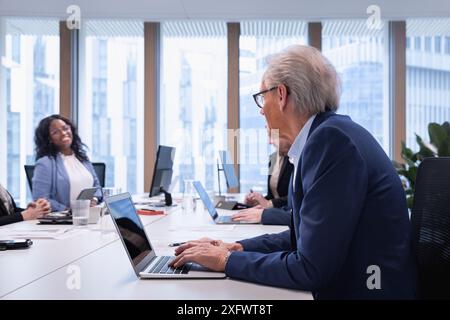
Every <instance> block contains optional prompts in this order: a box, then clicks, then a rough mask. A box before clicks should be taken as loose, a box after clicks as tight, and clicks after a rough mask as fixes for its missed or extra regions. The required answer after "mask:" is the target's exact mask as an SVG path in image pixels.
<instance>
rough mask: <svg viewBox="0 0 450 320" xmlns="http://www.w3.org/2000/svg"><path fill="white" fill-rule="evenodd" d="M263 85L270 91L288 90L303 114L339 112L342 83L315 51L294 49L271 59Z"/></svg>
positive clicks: (306, 48) (332, 68) (295, 47)
mask: <svg viewBox="0 0 450 320" xmlns="http://www.w3.org/2000/svg"><path fill="white" fill-rule="evenodd" d="M263 81H264V82H265V83H266V86H267V88H270V87H273V86H277V85H280V84H284V85H285V86H287V87H288V90H289V94H290V95H291V96H292V99H293V101H294V105H295V107H296V108H297V110H298V111H299V112H300V113H301V114H307V115H313V114H317V113H320V112H324V111H327V110H330V111H336V110H337V109H338V107H339V96H340V91H341V83H340V79H339V76H338V74H337V72H336V69H335V68H334V67H333V65H332V64H331V63H330V62H329V61H328V59H327V58H325V57H324V56H323V55H322V53H320V51H319V50H317V49H315V48H313V47H309V46H303V45H293V46H290V47H287V48H286V49H284V50H283V51H281V52H280V53H277V54H274V55H272V56H270V57H269V61H268V67H267V70H266V72H265V73H264V75H263Z"/></svg>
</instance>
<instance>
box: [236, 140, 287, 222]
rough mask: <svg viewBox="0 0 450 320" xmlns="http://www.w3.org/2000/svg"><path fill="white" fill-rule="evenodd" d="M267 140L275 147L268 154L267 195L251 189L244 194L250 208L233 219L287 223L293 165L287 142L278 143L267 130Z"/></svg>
mask: <svg viewBox="0 0 450 320" xmlns="http://www.w3.org/2000/svg"><path fill="white" fill-rule="evenodd" d="M269 142H270V144H272V145H274V146H275V147H276V148H277V151H275V152H274V153H272V154H271V155H270V161H269V175H268V179H267V190H268V192H267V195H266V196H265V197H264V196H263V195H262V194H261V193H259V192H254V191H251V192H250V193H248V194H247V195H246V196H245V204H247V205H250V206H253V207H252V208H249V209H245V210H241V211H239V212H238V213H235V214H234V215H233V216H232V217H233V220H235V221H241V220H244V221H250V222H255V223H261V224H268V225H289V224H290V222H291V210H290V207H289V206H288V205H287V197H288V189H289V181H290V179H291V174H292V169H293V168H294V167H293V165H292V164H291V163H290V162H289V157H288V156H287V152H288V151H289V148H290V147H291V146H290V145H289V144H286V143H284V144H282V145H279V139H273V137H272V135H271V134H270V132H269Z"/></svg>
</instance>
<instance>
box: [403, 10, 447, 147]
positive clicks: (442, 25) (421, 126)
mask: <svg viewBox="0 0 450 320" xmlns="http://www.w3.org/2000/svg"><path fill="white" fill-rule="evenodd" d="M406 33H407V36H413V37H425V39H427V38H429V37H435V38H434V39H435V46H437V43H439V46H440V40H439V42H437V41H436V40H437V39H441V37H442V39H446V40H445V42H444V45H445V46H450V41H449V40H450V19H448V18H447V19H432V20H430V19H411V20H407V21H406ZM445 52H446V53H447V54H441V53H440V51H438V50H435V52H421V51H420V50H416V49H408V50H406V144H407V146H408V147H410V148H412V149H413V150H415V151H417V150H418V145H417V143H416V136H415V134H418V135H419V136H421V137H422V138H423V139H424V140H425V141H429V135H428V124H429V123H430V122H437V123H440V124H442V123H443V122H444V121H449V119H450V93H449V92H450V55H449V54H450V48H447V47H445Z"/></svg>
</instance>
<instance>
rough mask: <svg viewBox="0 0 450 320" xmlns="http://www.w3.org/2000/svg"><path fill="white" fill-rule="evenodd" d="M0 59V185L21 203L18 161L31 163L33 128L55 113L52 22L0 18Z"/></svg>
mask: <svg viewBox="0 0 450 320" xmlns="http://www.w3.org/2000/svg"><path fill="white" fill-rule="evenodd" d="M0 59H1V61H0V150H2V152H1V153H0V183H1V184H2V185H3V186H4V187H5V188H7V189H8V191H9V192H10V193H11V195H12V196H13V197H14V199H15V200H16V201H17V204H18V205H26V203H27V201H30V200H31V192H30V189H29V187H28V183H27V179H26V175H25V170H24V165H25V164H34V163H35V152H34V147H35V145H34V130H35V128H36V127H37V125H38V123H39V121H40V120H41V119H42V118H44V117H46V116H48V115H50V114H54V113H58V112H59V22H58V20H57V19H28V18H6V19H0ZM5 151H6V152H5Z"/></svg>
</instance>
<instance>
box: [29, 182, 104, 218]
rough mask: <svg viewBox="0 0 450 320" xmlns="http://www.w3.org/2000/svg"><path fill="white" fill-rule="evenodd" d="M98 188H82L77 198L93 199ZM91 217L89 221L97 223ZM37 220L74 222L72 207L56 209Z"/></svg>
mask: <svg viewBox="0 0 450 320" xmlns="http://www.w3.org/2000/svg"><path fill="white" fill-rule="evenodd" d="M98 189H99V188H98V187H93V188H86V189H83V190H81V192H80V194H79V195H78V197H77V200H92V199H93V198H94V196H95V193H96V192H97V190H98ZM89 219H90V220H89V222H88V223H96V220H95V221H94V220H93V219H91V217H90V216H89ZM37 220H38V221H39V224H72V212H71V211H70V209H68V210H63V211H54V212H50V213H49V214H47V215H45V216H43V217H42V218H38V219H37Z"/></svg>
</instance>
